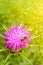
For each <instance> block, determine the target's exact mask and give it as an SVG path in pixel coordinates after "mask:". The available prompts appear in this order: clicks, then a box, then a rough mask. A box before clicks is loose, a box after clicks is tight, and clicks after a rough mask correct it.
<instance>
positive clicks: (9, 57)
mask: <svg viewBox="0 0 43 65" xmlns="http://www.w3.org/2000/svg"><path fill="white" fill-rule="evenodd" d="M10 56H11V53H9V54H8V56H7V58H6V59H5V64H6V62H7V60H8V59H9V58H10Z"/></svg>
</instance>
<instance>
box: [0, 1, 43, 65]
mask: <svg viewBox="0 0 43 65" xmlns="http://www.w3.org/2000/svg"><path fill="white" fill-rule="evenodd" d="M14 24H18V25H21V24H23V25H24V26H26V28H27V29H28V30H29V31H30V32H31V37H32V38H34V39H32V40H31V42H30V44H29V46H28V49H27V50H23V51H22V52H21V54H18V55H17V54H14V55H12V56H11V57H10V58H9V59H8V60H7V62H6V64H5V60H6V58H7V56H8V57H9V55H8V54H9V53H10V52H9V51H8V50H7V51H6V50H4V51H1V49H2V47H3V45H4V40H3V38H2V35H3V34H4V32H5V31H6V30H7V29H9V28H10V27H11V26H13V25H14ZM0 65H43V0H0Z"/></svg>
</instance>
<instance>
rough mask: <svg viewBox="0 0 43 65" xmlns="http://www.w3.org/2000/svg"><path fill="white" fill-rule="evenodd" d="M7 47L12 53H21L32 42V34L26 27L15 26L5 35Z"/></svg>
mask: <svg viewBox="0 0 43 65" xmlns="http://www.w3.org/2000/svg"><path fill="white" fill-rule="evenodd" d="M4 40H5V47H7V48H9V49H10V50H11V51H13V52H14V51H17V52H18V51H19V50H20V48H26V47H27V46H28V43H29V42H30V32H29V31H27V29H26V28H25V27H23V26H22V27H20V26H17V25H15V26H13V27H12V28H10V29H9V30H8V31H7V32H5V34H4Z"/></svg>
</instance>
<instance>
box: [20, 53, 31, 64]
mask: <svg viewBox="0 0 43 65" xmlns="http://www.w3.org/2000/svg"><path fill="white" fill-rule="evenodd" d="M20 55H21V56H22V57H23V58H24V59H25V60H26V61H27V62H29V63H30V64H31V65H32V63H31V61H30V60H29V59H28V58H27V57H26V56H25V55H24V54H22V53H20Z"/></svg>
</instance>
